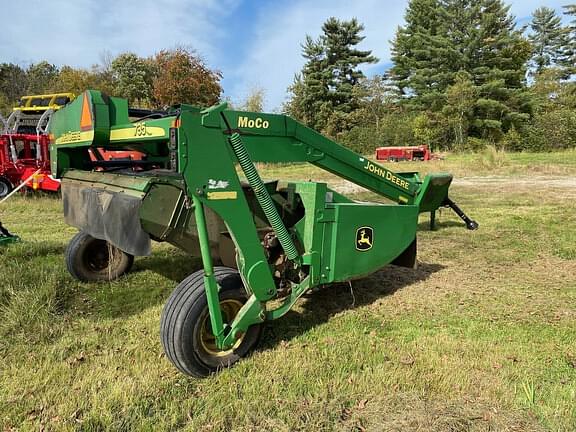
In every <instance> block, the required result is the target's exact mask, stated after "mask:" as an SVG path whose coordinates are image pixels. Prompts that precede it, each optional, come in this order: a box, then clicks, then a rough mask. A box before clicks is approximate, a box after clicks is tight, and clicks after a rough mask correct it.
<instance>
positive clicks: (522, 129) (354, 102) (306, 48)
mask: <svg viewBox="0 0 576 432" xmlns="http://www.w3.org/2000/svg"><path fill="white" fill-rule="evenodd" d="M563 13H564V14H565V15H566V17H567V18H568V21H569V23H568V25H566V26H564V25H562V20H561V17H560V16H559V15H557V14H556V12H555V11H554V10H553V9H551V8H548V7H540V8H538V9H537V10H536V11H534V13H533V16H532V21H531V22H530V23H529V24H528V25H527V26H525V27H522V28H519V27H518V26H517V25H516V20H515V18H514V17H513V16H512V15H511V14H510V6H508V5H506V4H505V3H504V2H503V1H501V0H411V1H409V4H408V7H407V10H406V13H405V24H404V25H403V26H401V27H399V28H398V29H397V31H396V34H395V37H394V39H393V40H392V41H391V44H392V49H391V52H392V58H391V60H392V66H391V67H390V69H389V70H388V71H387V72H385V73H383V74H379V75H375V76H373V77H372V78H366V77H365V76H364V74H363V73H362V72H361V70H360V68H359V66H361V65H366V64H370V63H375V62H377V59H376V58H375V57H374V56H373V55H372V52H371V51H370V50H359V49H358V44H359V43H360V42H362V41H363V40H364V37H363V36H362V31H363V29H364V27H363V25H362V24H361V23H359V22H358V21H357V20H356V19H352V20H350V21H340V20H337V19H335V18H330V19H328V20H327V21H326V22H325V23H324V25H323V26H322V33H321V35H320V37H319V38H317V39H313V38H311V37H310V36H307V37H306V39H305V41H304V43H303V44H302V55H303V57H304V58H305V59H306V63H305V65H304V67H303V69H302V71H301V72H300V73H299V74H297V75H296V77H295V79H294V82H293V84H292V85H291V86H290V87H289V89H288V90H289V94H290V97H289V99H288V101H287V102H286V104H285V105H284V110H285V111H286V112H287V113H288V114H290V115H291V116H293V117H295V118H297V119H299V120H301V121H303V122H305V123H306V124H307V125H309V126H311V127H313V128H315V129H317V130H319V131H321V132H323V133H325V134H327V135H329V136H331V137H333V138H336V139H338V140H339V141H342V142H344V143H345V144H347V145H348V146H350V147H352V148H354V149H355V150H358V151H362V152H372V151H373V148H374V147H375V146H376V145H415V144H422V143H427V144H430V145H431V146H432V147H433V148H434V149H436V150H443V149H448V150H467V149H470V150H476V149H479V148H481V147H483V146H484V145H486V143H492V144H497V145H499V146H501V147H504V148H506V149H509V150H546V149H556V148H568V147H574V146H575V144H576V79H575V78H576V4H570V5H566V6H564V7H563Z"/></svg>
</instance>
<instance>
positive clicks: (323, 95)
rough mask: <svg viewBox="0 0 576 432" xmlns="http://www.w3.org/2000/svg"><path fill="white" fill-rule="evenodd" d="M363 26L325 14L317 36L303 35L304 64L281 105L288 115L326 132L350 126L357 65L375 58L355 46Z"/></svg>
mask: <svg viewBox="0 0 576 432" xmlns="http://www.w3.org/2000/svg"><path fill="white" fill-rule="evenodd" d="M363 30H364V26H363V25H362V24H360V23H359V22H358V21H357V20H356V19H352V20H350V21H340V20H338V19H336V18H329V19H328V20H327V21H326V22H325V23H324V25H323V26H322V35H321V36H320V37H319V38H318V39H317V40H314V39H312V37H310V36H306V39H305V42H304V44H303V45H302V56H303V57H304V58H305V59H306V64H305V65H304V68H303V69H302V73H301V74H299V75H297V76H296V77H295V79H294V83H293V84H292V86H290V87H289V89H288V90H289V91H290V92H291V98H290V100H289V102H288V103H287V104H285V106H284V110H285V111H286V112H287V113H288V114H289V115H291V116H292V117H294V118H297V119H298V120H301V121H303V122H304V123H305V124H306V125H308V126H310V127H312V128H314V129H316V130H319V131H323V132H325V133H326V134H328V135H330V136H338V135H339V134H341V133H342V132H344V131H348V130H350V129H351V128H352V127H353V125H354V123H355V122H354V119H353V113H354V112H355V111H356V110H357V109H359V107H360V103H359V98H358V95H357V93H356V92H355V91H354V88H355V87H356V86H357V85H358V84H359V82H360V80H361V79H362V78H364V74H363V73H362V71H360V70H359V68H358V67H359V66H360V65H362V64H365V63H375V62H376V61H377V59H376V58H375V57H374V56H372V55H371V51H362V50H359V49H357V48H356V46H357V45H358V44H359V43H360V42H362V40H363V39H364V37H363V36H360V33H361V32H362V31H363ZM350 115H352V117H350Z"/></svg>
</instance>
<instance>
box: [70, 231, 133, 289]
mask: <svg viewBox="0 0 576 432" xmlns="http://www.w3.org/2000/svg"><path fill="white" fill-rule="evenodd" d="M65 255H66V267H67V268H68V271H69V272H70V274H71V275H72V276H74V277H75V278H76V279H78V280H80V281H82V282H98V281H112V280H114V279H117V278H119V277H120V276H122V275H123V274H125V273H127V272H128V271H129V270H130V268H131V267H132V264H133V263H134V256H133V255H130V254H128V253H126V252H124V251H122V250H120V249H118V248H117V247H115V246H112V245H111V244H110V243H108V242H107V241H106V240H100V239H97V238H94V237H92V236H91V235H89V234H87V233H85V232H83V231H80V232H79V233H78V234H76V235H75V236H74V237H72V240H70V243H68V247H67V248H66V253H65Z"/></svg>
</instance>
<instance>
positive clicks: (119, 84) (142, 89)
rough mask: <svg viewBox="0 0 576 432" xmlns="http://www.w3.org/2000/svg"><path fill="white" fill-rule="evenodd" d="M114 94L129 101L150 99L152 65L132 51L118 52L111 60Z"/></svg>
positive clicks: (140, 101)
mask: <svg viewBox="0 0 576 432" xmlns="http://www.w3.org/2000/svg"><path fill="white" fill-rule="evenodd" d="M112 73H113V76H114V94H115V95H116V96H120V97H123V98H126V99H128V101H129V103H132V102H139V103H142V102H144V101H148V100H150V97H151V96H152V67H151V65H150V63H149V62H147V61H146V60H144V59H142V58H140V57H138V56H137V55H136V54H134V53H124V54H120V55H119V56H118V57H116V58H115V59H114V61H113V62H112Z"/></svg>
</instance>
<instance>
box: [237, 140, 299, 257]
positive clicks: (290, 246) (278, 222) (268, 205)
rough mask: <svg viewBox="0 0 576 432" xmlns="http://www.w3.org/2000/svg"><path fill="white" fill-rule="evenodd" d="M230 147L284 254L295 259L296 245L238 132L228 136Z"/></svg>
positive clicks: (296, 254) (296, 253)
mask: <svg viewBox="0 0 576 432" xmlns="http://www.w3.org/2000/svg"><path fill="white" fill-rule="evenodd" d="M228 141H229V142H230V145H231V146H232V149H233V150H234V154H235V155H236V158H238V162H239V163H240V166H241V167H242V171H244V174H245V175H246V179H247V180H248V183H249V184H250V186H251V187H252V190H253V191H254V194H255V195H256V199H257V200H258V202H259V203H260V207H262V210H263V211H264V214H265V215H266V218H267V219H268V222H270V225H271V226H272V229H273V230H274V231H275V232H276V236H277V237H278V240H279V241H280V244H281V245H282V248H283V249H284V252H285V253H286V256H287V257H288V258H289V259H291V260H293V259H296V258H297V257H298V256H299V255H298V251H297V250H296V246H295V245H294V242H293V241H292V237H290V233H289V232H288V230H287V229H286V226H285V225H284V223H283V222H282V219H281V218H280V215H279V214H278V210H277V209H276V206H275V205H274V202H273V201H272V198H271V197H270V195H269V194H268V191H267V190H266V186H264V182H263V181H262V179H261V178H260V175H259V174H258V171H256V168H255V167H254V164H253V163H252V160H251V159H250V156H249V155H248V152H247V151H246V148H245V147H244V144H243V143H242V138H240V134H238V133H234V134H232V136H230V138H228Z"/></svg>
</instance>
